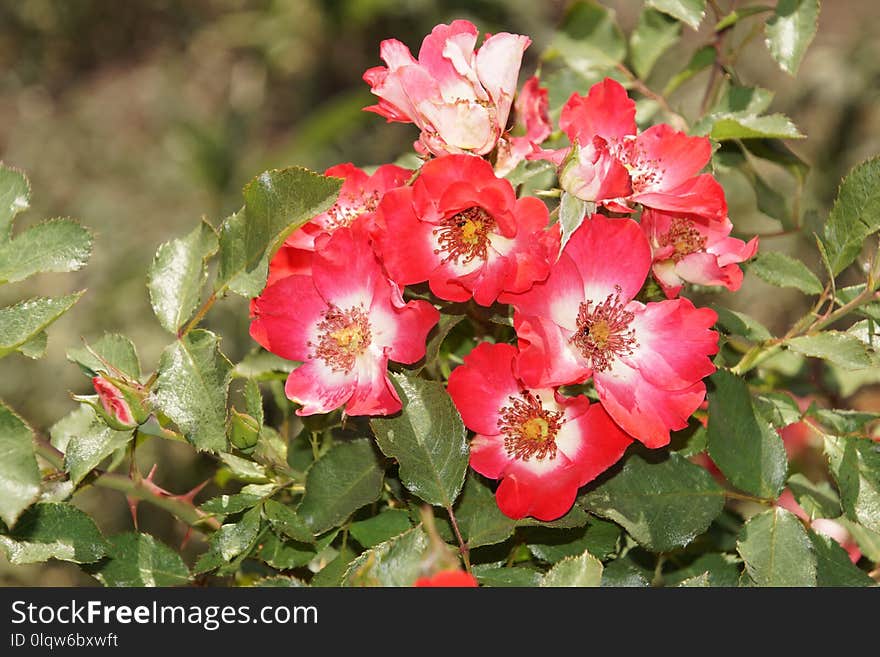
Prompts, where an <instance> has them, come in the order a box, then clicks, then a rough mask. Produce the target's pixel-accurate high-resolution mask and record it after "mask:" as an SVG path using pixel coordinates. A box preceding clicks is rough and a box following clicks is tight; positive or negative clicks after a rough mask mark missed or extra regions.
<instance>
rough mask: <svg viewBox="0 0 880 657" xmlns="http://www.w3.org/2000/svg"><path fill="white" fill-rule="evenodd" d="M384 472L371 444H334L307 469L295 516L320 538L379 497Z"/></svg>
mask: <svg viewBox="0 0 880 657" xmlns="http://www.w3.org/2000/svg"><path fill="white" fill-rule="evenodd" d="M384 477H385V471H384V469H383V468H382V464H381V463H380V461H379V458H378V457H377V455H376V452H375V451H374V450H373V445H372V443H371V441H369V440H365V439H360V440H353V441H351V442H347V443H338V444H336V445H334V446H333V447H331V448H330V450H329V451H327V453H326V454H324V455H323V456H322V457H321V458H319V459H318V460H317V461H315V463H314V464H313V465H312V467H311V468H309V471H308V473H307V475H306V492H305V495H303V499H302V503H301V504H300V505H299V509H297V515H298V516H299V517H300V518H302V520H303V521H304V522H305V523H306V524H307V525H308V526H309V527H310V528H311V529H312V532H313V533H315V534H320V533H322V532H324V531H326V530H328V529H330V528H331V527H336V526H338V525H339V524H340V523H342V522H343V521H344V520H345V519H346V518H348V516H350V515H351V514H352V513H354V512H355V511H357V510H358V509H360V508H361V507H362V506H364V505H366V504H369V503H370V502H374V501H376V500H377V499H378V498H379V495H380V494H381V493H382V481H383V479H384Z"/></svg>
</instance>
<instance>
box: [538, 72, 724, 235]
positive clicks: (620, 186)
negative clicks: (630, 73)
mask: <svg viewBox="0 0 880 657" xmlns="http://www.w3.org/2000/svg"><path fill="white" fill-rule="evenodd" d="M559 127H560V128H561V129H562V130H563V131H564V132H565V133H566V134H567V135H568V138H569V140H570V141H571V143H572V147H571V149H563V150H561V151H555V152H545V153H544V155H543V157H545V158H546V159H549V160H551V161H554V162H556V163H557V164H562V170H561V172H560V182H561V184H562V186H563V188H564V189H566V190H567V191H568V192H570V193H571V194H574V195H575V196H577V197H578V198H580V199H583V200H585V201H595V202H598V203H602V204H604V205H605V206H607V207H608V208H609V209H611V210H614V211H616V212H632V211H633V208H632V207H631V205H630V204H631V203H641V204H642V205H644V206H646V207H649V208H655V209H657V210H665V211H668V212H687V213H691V214H698V215H700V216H703V217H706V218H707V219H716V220H721V219H723V218H724V217H725V216H726V215H727V202H726V201H725V199H724V190H723V189H722V187H721V185H719V184H718V181H716V180H715V178H713V177H712V176H711V175H710V174H702V175H701V174H700V171H701V170H702V169H703V167H705V166H706V165H707V164H708V163H709V159H710V158H711V156H712V145H711V143H710V142H709V139H708V138H706V137H689V136H688V135H686V134H684V133H683V132H678V131H677V130H675V129H674V128H672V127H671V126H668V125H665V124H661V125H655V126H652V127H650V128H648V129H647V130H645V131H644V132H642V133H638V129H637V127H636V121H635V102H634V101H633V100H632V99H631V98H630V97H629V96H627V94H626V90H625V89H624V88H623V87H622V86H621V85H620V83H619V82H616V81H615V80H612V79H611V78H606V79H605V80H603V81H602V82H599V83H597V84H595V85H593V87H592V88H591V89H590V91H589V93H588V94H587V95H586V96H579V95H577V94H572V96H571V98H569V100H568V102H567V103H566V104H565V106H564V107H563V108H562V113H561V115H560V118H559Z"/></svg>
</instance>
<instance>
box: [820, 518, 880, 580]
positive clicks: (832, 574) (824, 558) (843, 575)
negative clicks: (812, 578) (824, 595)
mask: <svg viewBox="0 0 880 657" xmlns="http://www.w3.org/2000/svg"><path fill="white" fill-rule="evenodd" d="M807 536H809V537H810V542H811V543H812V544H813V551H814V552H815V553H816V584H817V586H876V585H877V583H876V582H875V581H874V580H873V579H871V578H870V577H868V574H867V573H866V572H864V571H863V570H861V569H860V568H858V567H856V565H855V564H854V563H853V562H852V561H850V558H849V555H848V554H847V553H846V550H844V549H843V548H842V547H840V544H839V543H838V542H837V541H835V540H834V539H833V538H830V537H828V536H824V535H822V534H817V533H816V532H814V531H809V532H807Z"/></svg>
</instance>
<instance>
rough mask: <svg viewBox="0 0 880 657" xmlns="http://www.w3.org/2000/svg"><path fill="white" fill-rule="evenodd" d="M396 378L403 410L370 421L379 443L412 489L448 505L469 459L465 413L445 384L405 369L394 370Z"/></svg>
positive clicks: (456, 490) (421, 495) (455, 495)
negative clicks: (406, 374) (454, 400)
mask: <svg viewBox="0 0 880 657" xmlns="http://www.w3.org/2000/svg"><path fill="white" fill-rule="evenodd" d="M392 380H393V382H394V385H395V387H396V388H397V392H398V394H399V395H400V400H401V402H402V403H403V410H402V411H401V413H400V414H399V415H396V416H393V417H384V418H378V417H377V418H373V419H372V420H370V426H371V427H372V429H373V433H374V434H375V435H376V442H377V443H378V444H379V448H380V449H381V450H382V452H383V453H384V454H385V455H386V456H388V457H391V458H394V459H396V460H397V461H398V463H400V480H401V482H403V485H404V486H406V487H407V488H408V489H409V490H410V491H411V492H412V493H413V494H415V495H417V496H418V497H420V498H421V499H423V500H424V501H425V502H428V503H429V504H434V505H437V506H444V507H450V506H452V504H453V502H455V498H456V497H458V493H459V492H460V491H461V487H462V484H463V483H464V475H465V471H466V470H467V464H468V446H467V432H466V430H465V428H464V424H463V423H462V421H461V416H460V415H459V414H458V411H457V410H456V408H455V404H453V403H452V399H451V398H450V397H449V394H448V393H447V392H446V386H444V385H443V384H442V383H440V382H438V381H426V380H424V379H418V378H415V377H409V376H405V375H401V374H393V375H392Z"/></svg>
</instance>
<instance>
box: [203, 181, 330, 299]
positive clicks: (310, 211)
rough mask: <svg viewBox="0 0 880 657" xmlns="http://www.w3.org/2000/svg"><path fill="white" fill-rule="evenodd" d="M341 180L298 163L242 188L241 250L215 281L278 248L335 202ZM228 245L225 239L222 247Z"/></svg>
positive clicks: (255, 264) (249, 266) (248, 266)
mask: <svg viewBox="0 0 880 657" xmlns="http://www.w3.org/2000/svg"><path fill="white" fill-rule="evenodd" d="M341 186H342V180H341V179H338V178H328V177H326V176H322V175H319V174H317V173H314V172H313V171H309V170H308V169H303V168H301V167H290V168H287V169H273V170H271V171H265V172H263V173H261V174H260V175H259V176H257V177H256V178H254V179H253V180H252V181H251V182H249V183H248V184H247V185H246V186H245V188H244V209H245V222H244V253H243V254H241V255H239V256H236V257H234V258H229V257H228V254H227V255H226V256H224V255H221V262H223V260H224V259H227V260H234V261H235V266H229V265H227V266H226V267H225V268H223V269H222V270H221V271H222V274H221V276H220V277H219V279H218V281H219V282H220V283H221V284H225V283H227V282H228V281H229V280H231V278H229V277H230V276H234V275H237V274H238V273H240V272H242V271H244V272H252V271H254V269H256V268H257V267H258V266H259V264H260V262H261V261H262V260H263V258H264V257H265V256H266V255H267V254H268V255H269V256H271V255H272V254H274V253H275V251H277V250H278V248H279V247H280V246H281V244H282V243H283V242H284V240H285V239H286V238H287V236H288V235H290V233H292V232H293V231H294V230H296V229H297V228H299V227H300V226H302V225H303V224H305V223H306V222H307V221H309V220H310V219H311V218H312V217H314V216H315V215H318V214H320V213H322V212H324V211H326V210H328V209H329V208H330V206H332V205H333V203H335V202H336V197H337V196H338V194H339V188H340V187H341ZM228 246H229V241H228V240H227V241H226V242H224V244H222V245H221V249H222V248H224V247H228Z"/></svg>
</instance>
